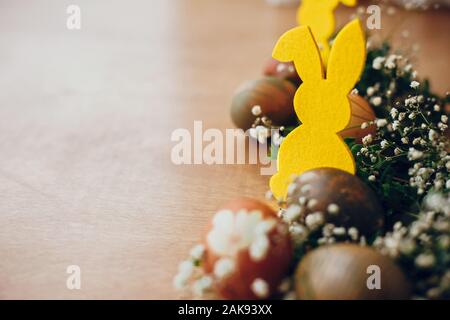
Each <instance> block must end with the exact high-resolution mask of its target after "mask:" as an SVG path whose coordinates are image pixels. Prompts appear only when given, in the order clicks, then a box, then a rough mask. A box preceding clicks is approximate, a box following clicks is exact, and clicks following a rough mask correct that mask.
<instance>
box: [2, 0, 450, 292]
mask: <svg viewBox="0 0 450 320" xmlns="http://www.w3.org/2000/svg"><path fill="white" fill-rule="evenodd" d="M72 3H75V4H78V5H79V6H80V7H81V10H82V29H81V30H79V31H69V30H67V29H66V17H67V14H66V12H65V10H66V7H67V5H69V4H72ZM349 12H350V11H349V10H344V11H340V13H339V17H340V21H344V19H346V18H347V17H348V16H349ZM405 16H408V17H409V18H408V19H407V20H406V21H405V20H404V19H403V18H404V17H405ZM294 17H295V10H294V9H293V8H273V7H270V6H268V5H266V4H265V2H264V1H263V0H245V1H243V0H221V1H220V0H179V1H176V0H142V1H137V0H133V1H111V0H96V1H92V0H90V1H87V0H76V1H58V0H41V1H39V0H35V1H25V0H15V1H7V0H0V298H3V299H10V298H27V299H28V298H43V299H47V298H57V299H60V298H64V299H66V298H68V299H70V298H74V299H78V298H93V299H97V298H112V299H116V298H126V299H135V298H137V299H151V298H153V299H165V298H177V297H179V295H178V294H177V293H176V292H175V291H174V290H173V289H172V284H171V283H172V277H173V275H174V274H175V273H176V269H177V264H178V262H179V261H180V260H182V259H183V258H184V257H185V256H186V255H187V252H188V250H189V248H190V247H191V246H192V245H193V244H195V243H196V242H197V241H198V240H199V239H200V237H201V235H202V233H203V232H204V226H205V224H206V222H207V221H208V219H209V218H210V217H211V215H212V214H213V213H214V211H215V209H216V208H217V207H218V206H220V205H221V204H223V203H224V202H226V201H228V200H230V199H233V198H235V197H237V196H243V195H246V196H253V197H261V198H262V197H263V195H264V193H265V191H266V190H267V181H268V178H267V177H262V176H260V175H259V171H258V168H257V167H256V166H251V165H240V166H238V165H235V166H233V165H229V166H219V165H216V166H206V165H202V166H175V165H173V164H172V163H171V161H170V150H171V148H172V146H173V145H174V143H172V142H171V141H170V137H171V133H172V131H173V130H174V129H177V128H187V129H189V130H192V128H193V121H194V120H202V121H203V125H204V127H205V128H213V127H214V128H219V129H222V130H223V129H225V128H231V127H232V124H231V122H230V119H229V104H230V99H231V97H232V95H233V91H234V90H235V88H236V87H237V86H238V85H239V84H240V83H241V82H243V81H244V80H247V79H252V78H257V77H259V76H260V70H261V68H262V66H263V65H264V63H265V61H266V60H267V58H268V57H269V56H270V52H271V49H272V46H273V44H274V42H275V40H276V39H277V38H278V36H279V35H281V34H282V33H283V32H284V31H285V30H287V29H288V28H290V27H292V26H294V24H295V19H294ZM449 17H450V15H449V14H448V12H440V13H427V14H416V13H404V12H398V13H397V15H395V16H394V17H387V18H386V19H383V21H382V22H383V29H382V30H381V33H384V34H387V33H389V32H390V31H392V27H393V26H394V25H397V30H403V29H408V30H410V37H409V40H408V41H406V42H405V41H404V40H398V41H396V43H397V44H399V45H400V46H403V45H404V44H405V43H407V42H410V41H419V42H420V44H421V48H422V51H420V52H419V54H418V55H417V58H416V62H417V65H418V67H419V70H420V71H421V75H426V76H429V77H431V78H432V80H433V81H432V83H433V85H434V87H435V88H436V90H438V91H439V92H441V93H442V92H445V90H447V89H448V84H449V68H448V54H449V49H450V48H449V41H448V30H449V26H450V25H449V20H450V19H449ZM399 21H403V25H402V26H399V25H398V24H399ZM68 265H79V266H80V267H81V271H82V288H81V290H73V291H71V290H68V289H67V288H66V278H67V276H68V275H67V274H66V267H67V266H68Z"/></svg>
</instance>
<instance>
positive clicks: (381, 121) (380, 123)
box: [377, 119, 388, 128]
mask: <svg viewBox="0 0 450 320" xmlns="http://www.w3.org/2000/svg"><path fill="white" fill-rule="evenodd" d="M387 124H388V122H387V120H386V119H377V127H378V128H382V127H385V126H386V125H387Z"/></svg>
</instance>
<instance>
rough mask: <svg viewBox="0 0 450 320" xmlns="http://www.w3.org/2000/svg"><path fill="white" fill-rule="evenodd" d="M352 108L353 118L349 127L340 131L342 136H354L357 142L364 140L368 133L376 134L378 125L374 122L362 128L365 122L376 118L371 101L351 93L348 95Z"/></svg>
mask: <svg viewBox="0 0 450 320" xmlns="http://www.w3.org/2000/svg"><path fill="white" fill-rule="evenodd" d="M348 98H349V100H350V105H351V108H352V118H351V120H350V123H349V124H348V126H347V128H346V129H344V130H343V131H341V132H339V134H340V135H341V137H342V138H344V139H345V138H354V139H355V141H356V142H357V143H361V142H362V138H364V137H365V136H367V135H368V134H372V135H375V133H376V131H377V127H376V125H374V124H371V125H368V126H367V128H365V129H362V128H361V125H362V124H363V123H365V122H369V121H374V120H375V119H376V116H375V112H374V111H373V110H372V107H371V106H370V105H369V103H368V102H367V101H366V100H365V99H364V98H363V97H361V96H359V95H356V94H350V95H349V96H348Z"/></svg>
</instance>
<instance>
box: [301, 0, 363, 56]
mask: <svg viewBox="0 0 450 320" xmlns="http://www.w3.org/2000/svg"><path fill="white" fill-rule="evenodd" d="M356 1H357V0H302V4H301V6H300V7H299V9H298V11H297V22H298V24H299V25H303V26H309V27H310V28H311V32H312V34H313V35H314V38H315V40H316V42H317V44H318V46H319V49H320V50H321V54H322V61H323V63H324V64H325V65H326V64H327V61H328V56H329V53H330V46H329V44H328V39H329V38H330V37H331V35H332V34H333V32H334V29H335V19H334V14H333V13H334V10H335V9H336V7H337V6H338V4H339V2H341V3H343V4H344V5H346V6H349V7H353V6H355V5H356Z"/></svg>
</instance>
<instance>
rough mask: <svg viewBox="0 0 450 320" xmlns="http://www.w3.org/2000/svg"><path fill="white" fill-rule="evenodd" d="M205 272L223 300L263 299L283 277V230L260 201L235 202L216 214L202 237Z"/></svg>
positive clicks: (287, 250)
mask: <svg viewBox="0 0 450 320" xmlns="http://www.w3.org/2000/svg"><path fill="white" fill-rule="evenodd" d="M205 247H206V254H205V257H204V269H205V272H207V273H208V274H211V275H212V276H213V278H214V279H215V283H216V289H217V292H218V294H219V295H220V296H221V297H222V298H225V299H264V298H269V297H270V296H272V295H273V294H274V293H275V292H276V289H277V288H278V286H279V284H280V282H281V281H282V280H283V279H284V278H285V277H286V276H287V272H288V269H289V265H290V262H291V258H292V248H291V243H290V238H289V234H288V230H287V226H286V225H285V224H284V223H283V222H282V221H281V220H280V219H279V218H278V216H277V215H276V213H275V211H274V210H273V209H272V208H271V207H269V206H268V205H266V204H265V203H263V202H260V201H257V200H253V199H246V198H244V199H238V200H235V201H233V202H230V203H229V204H227V205H226V206H224V207H223V208H222V209H221V210H219V211H218V212H217V213H216V214H215V216H214V217H213V219H212V222H211V225H210V227H209V229H208V232H207V234H206V238H205Z"/></svg>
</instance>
